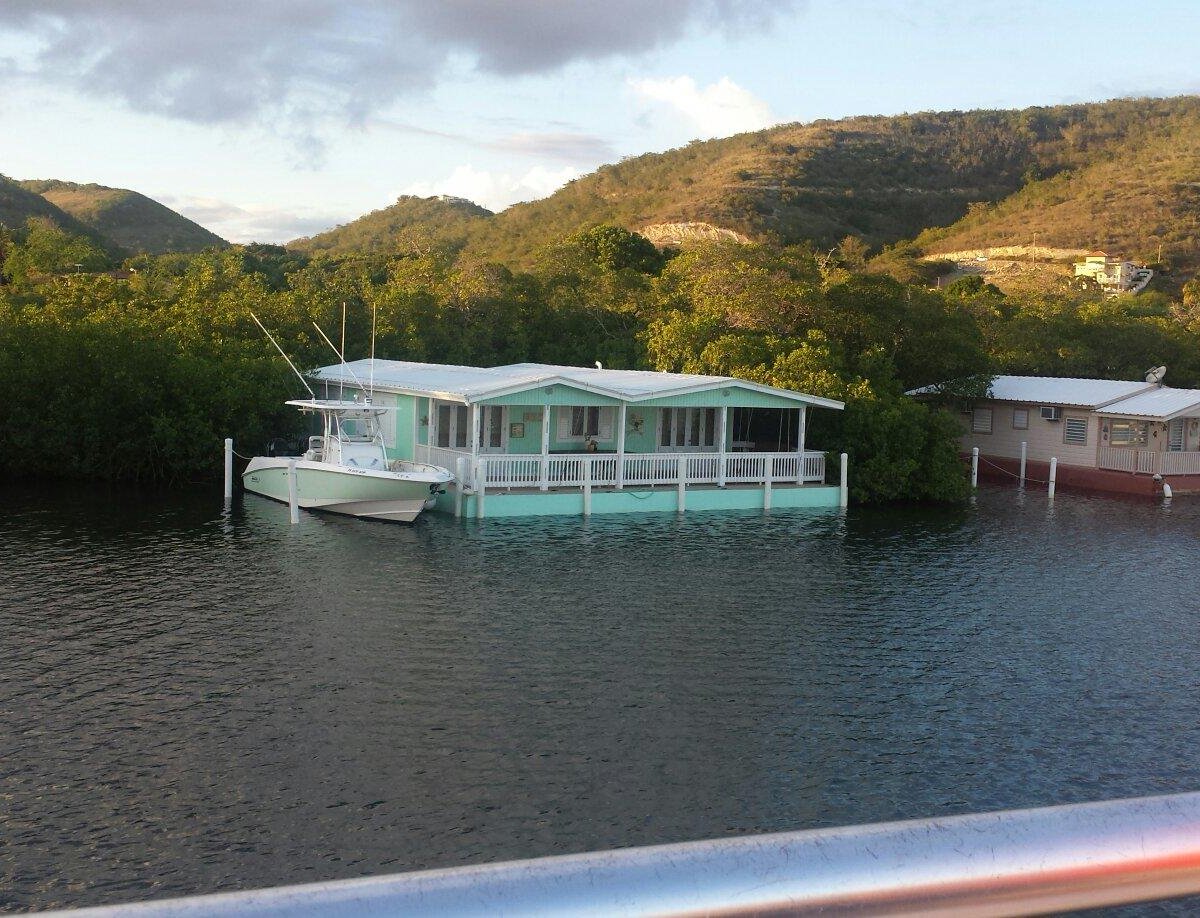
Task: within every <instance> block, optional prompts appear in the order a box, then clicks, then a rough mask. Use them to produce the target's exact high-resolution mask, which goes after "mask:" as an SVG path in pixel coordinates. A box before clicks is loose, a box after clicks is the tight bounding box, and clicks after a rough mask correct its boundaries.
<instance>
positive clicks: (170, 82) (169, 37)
mask: <svg viewBox="0 0 1200 918" xmlns="http://www.w3.org/2000/svg"><path fill="white" fill-rule="evenodd" d="M791 5H792V4H791V2H779V3H773V4H769V5H766V4H760V3H757V2H755V0H655V2H653V3H646V2H644V0H606V2H604V3H596V2H595V0H555V2H543V0H344V2H340V3H339V2H333V0H254V2H250V3H247V2H244V0H206V2H204V3H197V2H187V3H163V2H162V0H87V2H83V3H81V2H79V0H3V2H2V3H0V34H4V33H9V34H10V35H11V36H12V37H13V38H15V39H16V40H17V41H18V42H19V43H20V44H21V45H22V46H23V47H25V48H31V49H33V50H31V51H30V52H29V53H28V54H23V55H22V60H21V62H20V67H19V68H18V69H19V72H20V74H21V76H22V77H23V78H25V79H29V80H34V81H39V82H50V83H55V84H58V85H66V86H68V87H69V88H71V89H73V90H75V91H77V92H80V93H82V94H84V95H87V96H93V97H100V98H109V99H117V100H119V101H121V102H123V103H124V104H126V105H128V106H129V107H130V108H132V109H135V110H138V111H146V112H151V113H154V114H158V115H165V116H168V117H172V118H178V119H182V120H185V121H191V122H197V123H203V124H213V123H234V122H243V121H248V120H250V119H254V118H261V117H263V116H267V117H273V118H275V119H277V120H278V121H279V122H280V123H284V124H286V123H294V122H295V121H297V120H299V121H301V122H304V121H306V120H312V119H317V118H321V117H325V116H329V115H335V116H337V117H339V118H342V119H346V120H348V121H350V122H354V123H357V122H361V121H363V120H365V119H366V118H367V117H369V116H370V115H371V114H373V113H375V112H379V111H383V110H385V109H386V108H387V107H388V106H389V105H390V104H391V103H393V102H395V101H396V100H397V99H399V98H401V97H402V96H404V95H406V94H409V93H413V92H420V91H422V90H426V89H429V88H431V87H433V86H434V85H436V84H437V83H438V82H439V81H440V80H442V79H443V78H445V77H446V76H447V75H448V74H450V73H452V72H453V71H454V69H455V68H456V67H461V65H462V63H463V62H464V61H465V62H467V63H468V64H469V65H471V66H473V67H474V68H475V69H477V70H480V71H483V72H488V73H494V74H501V75H510V76H511V75H522V74H534V73H545V72H549V71H553V70H556V69H559V68H561V67H563V66H566V65H568V64H571V63H573V62H577V61H587V60H601V59H605V58H610V57H614V56H630V55H637V54H642V53H645V52H647V51H651V50H653V49H655V48H658V47H662V46H665V45H668V44H670V43H672V42H675V41H678V40H680V39H681V38H683V37H685V36H686V35H687V34H689V33H691V32H694V31H696V30H705V31H724V32H732V33H738V32H743V31H746V30H761V29H766V28H768V27H770V25H771V24H772V22H773V21H774V19H775V18H776V17H777V16H778V15H780V14H781V13H784V12H786V11H787V10H788V8H789V7H790V6H791ZM764 7H766V8H765V9H764ZM10 66H11V64H10ZM301 129H302V127H301Z"/></svg>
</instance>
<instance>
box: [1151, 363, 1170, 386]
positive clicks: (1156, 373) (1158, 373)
mask: <svg viewBox="0 0 1200 918" xmlns="http://www.w3.org/2000/svg"><path fill="white" fill-rule="evenodd" d="M1166 375H1167V368H1166V367H1151V368H1150V369H1149V370H1147V371H1146V382H1148V383H1158V384H1159V385H1161V384H1162V381H1163V377H1164V376H1166Z"/></svg>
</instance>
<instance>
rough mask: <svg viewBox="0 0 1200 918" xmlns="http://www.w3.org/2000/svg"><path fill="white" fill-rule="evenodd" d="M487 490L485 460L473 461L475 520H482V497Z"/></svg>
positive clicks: (481, 458)
mask: <svg viewBox="0 0 1200 918" xmlns="http://www.w3.org/2000/svg"><path fill="white" fill-rule="evenodd" d="M486 490H487V460H486V459H484V458H483V457H482V456H480V457H479V458H478V459H476V460H475V519H477V520H481V519H483V512H484V511H483V495H484V492H485V491H486Z"/></svg>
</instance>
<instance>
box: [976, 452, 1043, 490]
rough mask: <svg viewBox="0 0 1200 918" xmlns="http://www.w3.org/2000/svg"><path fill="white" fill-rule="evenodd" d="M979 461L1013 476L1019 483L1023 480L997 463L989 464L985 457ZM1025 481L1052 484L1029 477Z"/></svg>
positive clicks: (981, 457)
mask: <svg viewBox="0 0 1200 918" xmlns="http://www.w3.org/2000/svg"><path fill="white" fill-rule="evenodd" d="M979 461H980V462H983V463H986V464H987V465H990V466H991V467H992V468H994V469H997V470H998V471H1001V472H1003V473H1004V474H1005V475H1011V476H1012V477H1013V478H1015V479H1017V480H1018V481H1020V480H1021V476H1020V475H1018V474H1017V473H1016V472H1010V471H1009V470H1008V469H1006V468H1005V467H1004V466H1002V465H996V463H994V462H989V461H988V460H987V459H984V458H983V456H980V457H979ZM1025 481H1026V482H1030V481H1032V482H1033V483H1034V484H1044V485H1048V484H1050V482H1049V481H1043V480H1042V479H1041V478H1030V477H1029V476H1028V475H1026V476H1025Z"/></svg>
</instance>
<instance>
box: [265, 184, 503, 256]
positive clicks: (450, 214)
mask: <svg viewBox="0 0 1200 918" xmlns="http://www.w3.org/2000/svg"><path fill="white" fill-rule="evenodd" d="M494 216H495V214H493V213H492V212H491V211H490V210H488V209H487V208H484V207H480V206H479V205H478V204H473V203H472V202H470V201H467V200H464V199H463V198H455V197H449V196H445V195H442V196H439V197H432V198H419V197H414V196H412V195H402V196H401V197H399V198H397V199H396V203H395V204H392V205H391V206H390V207H384V208H383V209H381V210H373V211H371V213H369V214H367V215H365V216H363V217H359V218H358V219H357V220H355V221H353V222H352V223H348V224H346V225H345V226H339V227H337V228H336V229H332V230H329V231H328V232H325V233H320V234H319V235H316V236H311V237H306V238H303V239H296V240H294V241H292V242H290V243H288V247H289V248H293V249H297V250H298V251H301V252H307V253H309V254H315V253H317V252H325V253H328V254H332V255H346V254H349V253H351V252H377V251H381V250H383V249H400V250H403V251H412V250H414V249H416V250H418V251H420V250H423V249H425V248H426V247H428V246H430V245H436V246H439V247H441V246H448V247H451V248H459V247H461V246H462V245H463V244H464V243H465V242H466V240H467V238H468V237H469V236H470V235H471V230H472V228H473V227H474V226H475V225H476V224H479V223H486V222H487V221H488V220H489V219H490V218H492V217H494Z"/></svg>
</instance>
